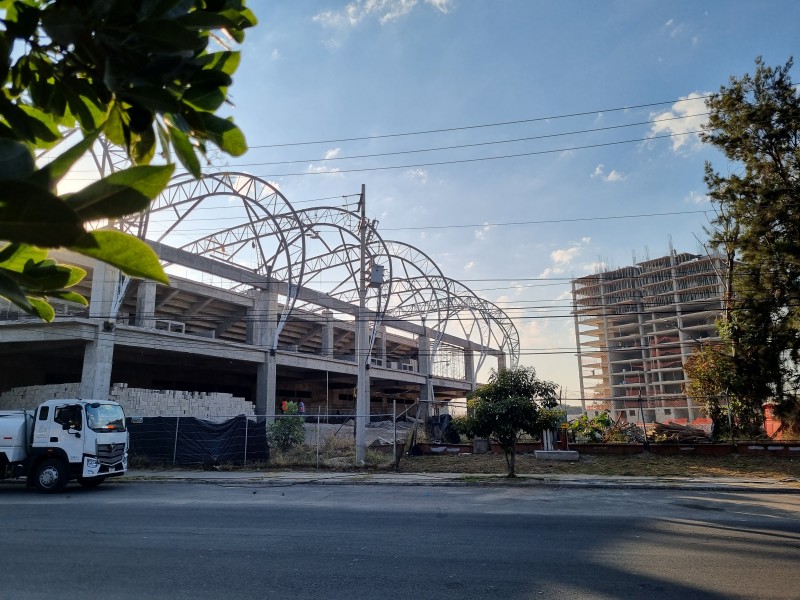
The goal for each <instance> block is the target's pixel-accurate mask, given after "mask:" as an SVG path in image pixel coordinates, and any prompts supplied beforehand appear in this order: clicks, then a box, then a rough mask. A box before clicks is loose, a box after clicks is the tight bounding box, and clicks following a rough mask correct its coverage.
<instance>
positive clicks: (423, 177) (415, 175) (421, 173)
mask: <svg viewBox="0 0 800 600" xmlns="http://www.w3.org/2000/svg"><path fill="white" fill-rule="evenodd" d="M408 174H409V175H411V177H412V179H416V180H418V181H421V182H422V183H427V182H428V172H427V171H426V170H425V169H409V170H408Z"/></svg>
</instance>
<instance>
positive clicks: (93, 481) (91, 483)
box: [78, 477, 106, 488]
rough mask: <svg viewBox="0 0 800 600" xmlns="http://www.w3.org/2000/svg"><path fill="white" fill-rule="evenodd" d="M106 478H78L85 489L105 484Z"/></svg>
mask: <svg viewBox="0 0 800 600" xmlns="http://www.w3.org/2000/svg"><path fill="white" fill-rule="evenodd" d="M105 480H106V478H105V477H78V483H80V484H81V485H82V486H83V487H85V488H94V487H97V486H98V485H100V484H101V483H103V482H104V481H105Z"/></svg>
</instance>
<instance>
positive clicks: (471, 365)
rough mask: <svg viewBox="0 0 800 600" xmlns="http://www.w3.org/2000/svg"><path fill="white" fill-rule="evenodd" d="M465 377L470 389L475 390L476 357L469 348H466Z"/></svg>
mask: <svg viewBox="0 0 800 600" xmlns="http://www.w3.org/2000/svg"><path fill="white" fill-rule="evenodd" d="M464 377H465V378H466V380H467V382H468V383H469V387H470V389H472V390H474V389H475V383H476V382H475V355H474V354H473V353H472V350H470V349H469V348H464Z"/></svg>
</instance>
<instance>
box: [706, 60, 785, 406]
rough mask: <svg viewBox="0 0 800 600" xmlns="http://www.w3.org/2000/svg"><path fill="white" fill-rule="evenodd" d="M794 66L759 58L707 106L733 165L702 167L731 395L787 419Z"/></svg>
mask: <svg viewBox="0 0 800 600" xmlns="http://www.w3.org/2000/svg"><path fill="white" fill-rule="evenodd" d="M792 66H793V62H792V59H789V60H788V61H787V62H786V64H785V65H783V66H779V67H769V66H767V65H765V64H764V62H763V60H762V59H761V58H757V59H756V64H755V67H756V68H755V72H754V74H753V75H749V74H745V75H744V76H742V77H740V78H736V77H731V79H730V81H729V83H728V85H726V86H723V87H721V88H720V91H719V92H718V93H716V94H714V95H713V96H712V97H710V98H709V99H708V100H707V106H708V109H709V112H710V116H709V121H708V125H707V127H706V129H705V131H704V133H703V134H702V139H703V140H704V141H705V142H707V143H710V144H712V145H714V146H715V147H717V148H718V149H719V150H721V151H722V153H723V154H724V155H725V157H726V158H727V159H728V160H729V161H730V164H729V165H728V166H727V167H726V173H725V174H720V173H719V172H717V171H715V170H714V169H713V167H712V166H711V165H710V164H706V174H705V180H706V184H707V186H708V190H709V196H710V198H711V200H712V202H714V203H715V204H716V207H717V217H716V219H715V220H714V221H712V227H713V229H712V232H711V240H710V241H711V244H712V246H714V247H716V248H717V249H719V250H721V251H723V253H724V254H725V255H726V256H727V257H728V259H729V264H731V266H732V273H733V275H734V277H733V278H732V281H731V286H732V289H731V290H729V293H730V294H731V295H730V296H729V302H728V304H727V308H728V309H729V310H726V313H725V315H726V321H725V322H724V323H723V326H724V327H725V328H726V333H727V334H728V336H729V339H730V343H731V354H732V358H733V361H734V365H735V368H736V371H737V375H738V377H737V378H736V380H737V381H738V382H739V385H738V386H737V387H738V389H736V390H731V392H732V394H734V397H735V398H736V400H737V401H739V402H741V403H742V404H743V406H746V407H748V408H749V409H750V410H753V411H755V410H756V409H759V410H760V407H761V403H763V402H765V401H768V400H773V399H774V400H775V401H777V402H778V405H779V411H783V412H784V413H785V412H787V411H788V412H791V411H792V410H794V409H796V408H797V406H798V405H797V399H796V394H795V388H796V383H797V379H798V370H797V367H796V365H797V361H798V358H800V243H798V242H799V241H800V96H798V93H797V89H796V87H795V86H794V85H793V84H792V77H791V70H792ZM732 251H733V252H732ZM734 261H735V262H734Z"/></svg>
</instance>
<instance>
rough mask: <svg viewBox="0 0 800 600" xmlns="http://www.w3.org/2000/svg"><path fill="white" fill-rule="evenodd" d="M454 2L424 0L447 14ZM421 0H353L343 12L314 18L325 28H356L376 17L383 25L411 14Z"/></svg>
mask: <svg viewBox="0 0 800 600" xmlns="http://www.w3.org/2000/svg"><path fill="white" fill-rule="evenodd" d="M453 1H454V0H423V2H424V4H427V5H429V6H432V7H433V8H434V9H436V10H438V11H439V12H441V13H447V12H449V11H450V9H451V8H452V6H453ZM417 4H419V0H353V2H350V3H349V4H348V5H347V6H345V7H344V9H342V10H326V11H323V12H321V13H318V14H316V15H314V16H313V17H312V20H313V21H314V22H315V23H319V24H320V25H322V26H323V27H345V26H350V27H355V26H356V25H358V24H359V23H360V22H361V21H363V20H364V19H368V18H371V17H376V18H377V19H378V22H380V23H381V25H383V24H385V23H389V22H391V21H394V20H396V19H399V18H401V17H404V16H405V15H407V14H408V13H410V12H411V11H412V10H414V8H415V7H416V6H417Z"/></svg>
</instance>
